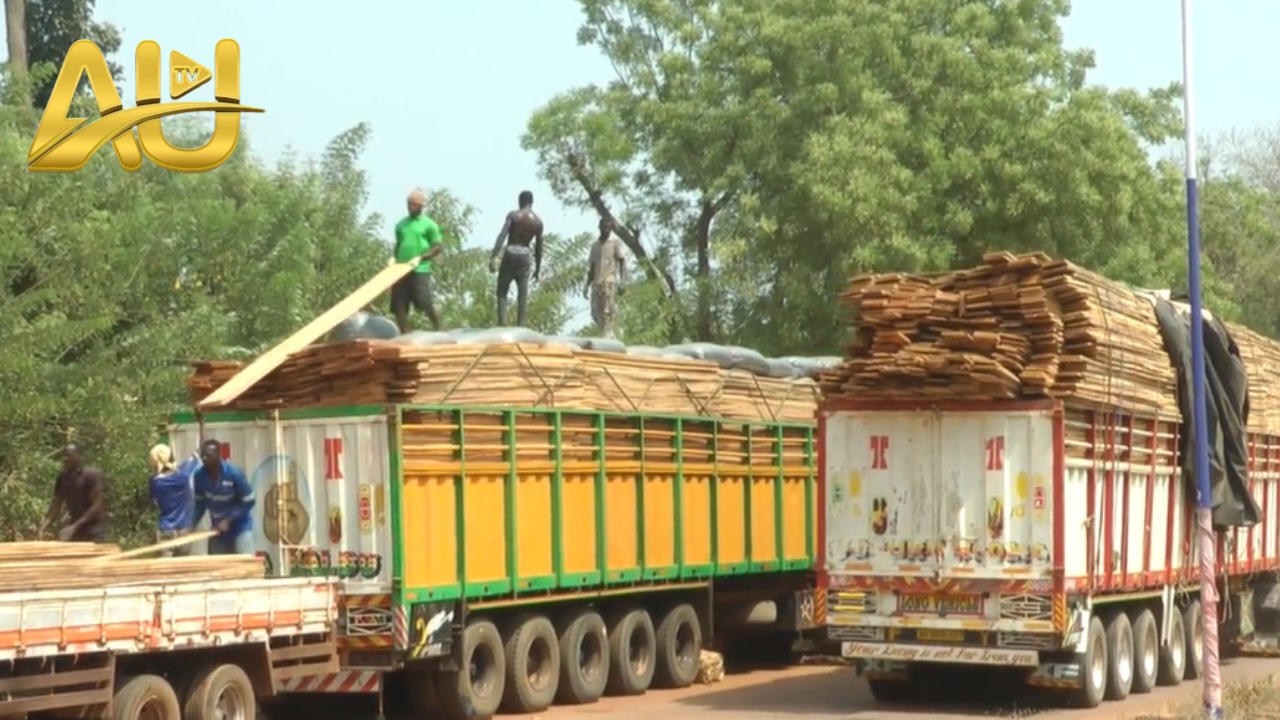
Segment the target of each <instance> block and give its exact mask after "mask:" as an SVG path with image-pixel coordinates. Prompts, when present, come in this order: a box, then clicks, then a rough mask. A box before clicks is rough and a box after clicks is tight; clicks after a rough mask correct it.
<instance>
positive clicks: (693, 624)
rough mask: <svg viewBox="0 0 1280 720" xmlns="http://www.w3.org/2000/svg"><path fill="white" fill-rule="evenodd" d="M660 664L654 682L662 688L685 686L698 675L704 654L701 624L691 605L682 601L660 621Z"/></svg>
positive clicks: (658, 636) (658, 635)
mask: <svg viewBox="0 0 1280 720" xmlns="http://www.w3.org/2000/svg"><path fill="white" fill-rule="evenodd" d="M657 639H658V643H657V649H658V650H657V659H658V663H657V667H656V668H655V669H654V676H653V684H654V685H656V686H658V687H660V688H685V687H689V686H690V685H692V684H693V681H694V680H695V679H696V678H697V677H698V659H699V657H700V656H701V655H702V624H701V623H700V622H699V621H698V611H696V610H694V609H693V606H692V605H689V604H680V605H676V606H675V607H673V608H671V609H670V610H669V611H667V614H666V615H664V616H662V622H660V623H658V630H657Z"/></svg>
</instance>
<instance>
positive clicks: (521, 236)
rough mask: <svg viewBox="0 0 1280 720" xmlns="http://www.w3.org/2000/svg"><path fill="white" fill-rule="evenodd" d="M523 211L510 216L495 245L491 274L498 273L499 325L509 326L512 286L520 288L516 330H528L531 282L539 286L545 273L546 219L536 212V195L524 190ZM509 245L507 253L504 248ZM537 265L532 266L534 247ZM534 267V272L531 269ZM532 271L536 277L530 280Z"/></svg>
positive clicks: (520, 205)
mask: <svg viewBox="0 0 1280 720" xmlns="http://www.w3.org/2000/svg"><path fill="white" fill-rule="evenodd" d="M517 202H518V203H519V207H518V208H517V209H515V210H512V211H511V212H509V213H507V220H506V222H504V223H503V224H502V232H500V233H498V239H497V240H495V241H494V243H493V252H492V253H491V254H490V255H489V272H491V273H493V272H496V273H498V325H501V326H505V325H506V324H507V297H508V296H509V295H510V294H511V283H512V282H514V283H515V284H516V326H517V327H527V325H526V323H527V322H528V315H529V282H530V279H532V280H533V282H537V280H538V273H540V272H541V271H542V218H540V217H538V215H537V213H535V212H534V211H533V193H531V192H529V191H528V190H524V191H522V192H521V193H520V197H519V198H517ZM503 242H505V243H506V245H507V246H506V249H503V247H502V244H503ZM531 245H532V248H533V252H532V255H533V258H532V260H533V262H532V263H530V257H529V256H530V254H531V253H530V252H529V250H530V246H531ZM531 265H532V268H531V267H530V266H531ZM530 269H532V271H533V272H532V277H531V276H530Z"/></svg>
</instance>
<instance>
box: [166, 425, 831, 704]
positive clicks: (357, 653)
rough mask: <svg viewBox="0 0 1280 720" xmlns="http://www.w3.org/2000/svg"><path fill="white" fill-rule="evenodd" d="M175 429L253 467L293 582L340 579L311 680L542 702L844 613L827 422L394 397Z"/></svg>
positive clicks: (263, 527) (786, 635)
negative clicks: (829, 603) (826, 472)
mask: <svg viewBox="0 0 1280 720" xmlns="http://www.w3.org/2000/svg"><path fill="white" fill-rule="evenodd" d="M169 436H170V441H171V442H172V443H173V445H174V446H175V447H177V448H192V447H196V446H197V445H198V443H199V441H200V439H202V438H204V439H209V438H213V439H217V440H218V441H220V442H221V443H222V444H223V452H224V455H225V456H226V457H228V458H229V459H231V460H232V461H233V462H235V463H236V464H238V465H240V466H242V467H243V468H244V469H245V470H246V472H247V473H248V475H249V477H250V480H251V482H252V484H253V486H254V487H255V490H256V494H257V497H258V498H259V502H258V505H257V509H256V510H255V513H256V516H255V518H254V528H255V530H254V532H255V533H256V542H257V547H258V549H259V551H260V554H261V555H262V556H263V557H264V558H266V560H267V563H268V565H269V566H270V572H271V573H272V574H275V575H284V576H306V577H317V578H336V579H337V583H338V586H339V593H340V600H339V603H340V606H341V614H340V618H339V633H338V642H339V645H340V654H341V662H342V666H341V669H340V670H339V671H337V672H333V673H329V674H326V675H323V676H316V677H307V678H304V677H297V678H292V679H288V680H285V681H284V687H285V689H287V690H290V691H294V692H345V693H377V694H379V696H381V693H382V692H383V690H384V689H385V687H386V685H387V682H388V680H391V679H392V678H396V677H398V678H402V679H403V681H404V682H403V683H402V685H403V686H405V687H406V688H407V689H408V693H409V694H410V695H411V696H412V700H413V703H414V705H415V709H416V710H417V711H418V712H422V713H424V714H432V713H435V714H440V715H445V716H448V717H468V718H480V717H488V716H491V715H493V714H494V713H496V712H498V711H500V710H506V711H511V712H537V711H541V710H543V709H545V708H547V707H548V706H550V705H551V704H552V703H584V702H591V701H593V700H595V699H597V698H599V697H600V696H601V695H603V694H606V693H608V694H639V693H643V692H645V691H646V690H647V689H648V688H649V687H650V686H651V685H652V686H661V687H681V686H686V685H689V684H690V683H692V682H693V681H694V679H695V676H696V675H697V673H698V670H699V662H700V654H701V650H702V649H703V647H704V646H705V645H708V644H711V643H712V642H713V641H715V642H716V643H717V644H721V645H723V644H724V643H726V642H729V641H732V639H733V638H735V637H738V638H741V637H759V641H760V642H772V639H775V638H780V639H781V640H782V641H783V642H787V643H789V642H790V641H791V640H793V639H795V637H796V635H797V633H798V632H802V631H805V630H809V629H813V628H816V627H820V626H821V625H822V622H823V619H822V613H823V611H824V609H825V604H824V603H823V602H822V601H821V597H820V596H819V595H818V591H815V586H814V577H815V576H814V574H813V572H812V569H813V564H814V561H815V558H816V547H815V545H816V539H817V532H816V523H817V512H818V495H817V489H816V464H815V462H814V457H815V452H816V448H815V445H814V440H815V438H814V425H813V424H812V423H785V422H743V421H737V420H734V421H729V420H717V419H712V418H708V417H684V416H676V415H660V414H648V413H644V412H635V413H608V412H585V411H584V412H579V411H568V410H549V409H496V408H493V407H466V406H449V405H432V406H428V405H412V404H390V405H372V406H357V407H341V408H325V409H291V410H246V411H226V412H213V413H207V414H203V415H200V416H197V415H194V414H186V415H181V416H178V417H176V418H175V419H174V422H173V423H172V424H171V426H170V428H169ZM753 634H755V635H753ZM760 634H762V635H760Z"/></svg>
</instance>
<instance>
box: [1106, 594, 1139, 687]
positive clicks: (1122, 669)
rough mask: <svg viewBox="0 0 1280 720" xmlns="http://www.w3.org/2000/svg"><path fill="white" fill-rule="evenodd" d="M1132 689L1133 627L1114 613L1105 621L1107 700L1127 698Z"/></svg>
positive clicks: (1125, 616)
mask: <svg viewBox="0 0 1280 720" xmlns="http://www.w3.org/2000/svg"><path fill="white" fill-rule="evenodd" d="M1132 687H1133V626H1132V625H1130V624H1129V616H1128V615H1125V614H1124V612H1122V611H1120V612H1116V613H1114V614H1112V616H1111V617H1110V618H1109V619H1108V620H1107V692H1106V694H1105V695H1103V697H1104V698H1106V699H1107V700H1123V699H1125V698H1127V697H1129V690H1130V689H1131V688H1132Z"/></svg>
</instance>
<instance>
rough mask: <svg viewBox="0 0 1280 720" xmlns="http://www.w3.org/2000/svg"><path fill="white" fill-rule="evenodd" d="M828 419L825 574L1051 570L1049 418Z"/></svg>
mask: <svg viewBox="0 0 1280 720" xmlns="http://www.w3.org/2000/svg"><path fill="white" fill-rule="evenodd" d="M825 424H826V429H825V438H826V447H825V453H824V462H825V467H824V468H823V472H824V473H825V475H824V477H825V478H826V483H825V486H826V488H827V498H826V503H827V506H826V509H825V512H826V514H827V517H826V525H825V527H826V537H825V538H823V541H824V542H825V543H826V551H827V567H826V569H827V571H828V572H832V573H845V572H848V573H863V574H873V575H885V576H927V577H931V578H943V579H945V578H948V577H964V578H983V577H989V578H1008V577H1018V578H1022V579H1026V578H1033V577H1038V576H1045V577H1048V576H1049V573H1050V569H1051V567H1052V562H1053V557H1052V556H1053V547H1052V539H1053V535H1052V529H1053V528H1052V515H1053V512H1052V507H1051V502H1050V495H1049V493H1048V491H1047V488H1048V483H1049V478H1051V477H1052V472H1053V467H1052V463H1053V444H1052V443H1053V420H1052V417H1051V416H1049V415H1047V414H1044V413H1041V412H1039V411H1024V412H999V413H997V412H977V411H975V412H948V413H940V412H917V411H914V410H913V411H897V412H895V411H867V412H859V411H855V412H837V413H832V414H829V415H827V416H826V418H825ZM864 507H865V508H867V509H868V510H869V512H866V513H863V512H862V510H863V508H864Z"/></svg>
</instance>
